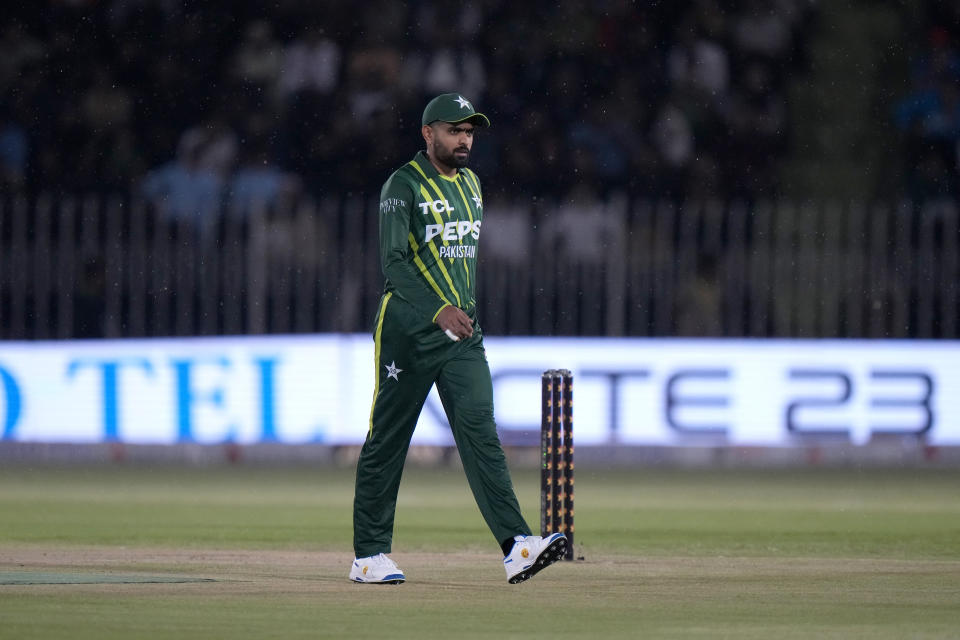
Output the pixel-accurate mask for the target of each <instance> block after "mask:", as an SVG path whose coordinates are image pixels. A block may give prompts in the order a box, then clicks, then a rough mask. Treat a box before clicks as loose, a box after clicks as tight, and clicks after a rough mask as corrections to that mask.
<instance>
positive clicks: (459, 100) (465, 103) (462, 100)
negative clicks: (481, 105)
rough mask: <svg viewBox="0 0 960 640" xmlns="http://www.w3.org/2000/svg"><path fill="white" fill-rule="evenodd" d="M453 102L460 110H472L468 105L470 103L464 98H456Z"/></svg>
mask: <svg viewBox="0 0 960 640" xmlns="http://www.w3.org/2000/svg"><path fill="white" fill-rule="evenodd" d="M454 102H456V103H457V104H459V105H460V108H461V109H473V106H472V105H471V104H470V101H469V100H467V99H466V98H464V97H463V96H457V99H456V100H454Z"/></svg>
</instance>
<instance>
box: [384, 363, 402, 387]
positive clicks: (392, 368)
mask: <svg viewBox="0 0 960 640" xmlns="http://www.w3.org/2000/svg"><path fill="white" fill-rule="evenodd" d="M383 366H384V367H386V368H387V377H388V378H393V379H394V380H396V381H397V382H400V378H398V377H397V374H399V373H400V372H401V371H403V369H400V368H398V367H397V364H396V362H393V361H391V362H390V364H385V365H383Z"/></svg>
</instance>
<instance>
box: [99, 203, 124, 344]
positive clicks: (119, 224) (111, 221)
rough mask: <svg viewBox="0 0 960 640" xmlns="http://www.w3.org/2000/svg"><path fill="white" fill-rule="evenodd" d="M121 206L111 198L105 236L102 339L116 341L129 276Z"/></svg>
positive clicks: (119, 329) (121, 322)
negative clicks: (113, 339)
mask: <svg viewBox="0 0 960 640" xmlns="http://www.w3.org/2000/svg"><path fill="white" fill-rule="evenodd" d="M124 211H125V209H124V203H123V201H122V200H121V199H120V197H119V196H116V195H115V196H112V197H111V198H110V200H109V201H108V202H107V204H106V235H105V237H104V242H103V256H104V316H103V329H104V335H105V336H106V337H108V338H118V337H120V336H121V335H122V333H123V328H122V326H123V310H122V307H123V299H124V290H125V289H126V287H127V284H128V283H127V277H128V272H127V270H126V269H124V268H123V267H124V259H123V256H124V248H125V247H128V246H129V242H128V241H127V240H126V239H125V238H124V237H123V217H124Z"/></svg>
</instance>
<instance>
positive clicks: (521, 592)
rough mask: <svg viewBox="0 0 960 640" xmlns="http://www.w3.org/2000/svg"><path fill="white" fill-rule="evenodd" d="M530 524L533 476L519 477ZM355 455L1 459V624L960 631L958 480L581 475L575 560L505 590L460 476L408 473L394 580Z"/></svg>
mask: <svg viewBox="0 0 960 640" xmlns="http://www.w3.org/2000/svg"><path fill="white" fill-rule="evenodd" d="M515 480H516V482H517V489H518V493H519V495H520V497H521V502H522V503H523V506H524V510H525V513H526V514H527V518H528V519H529V520H530V521H531V524H532V525H533V526H534V529H536V528H538V521H537V518H538V514H537V509H538V500H537V499H538V484H537V482H538V480H537V477H536V476H535V474H534V473H533V472H530V471H522V472H517V473H516V474H515ZM352 484H353V473H352V470H351V469H324V470H308V469H302V468H301V469H292V470H291V469H266V468H250V467H245V466H242V465H240V466H232V467H210V468H156V467H148V468H139V467H131V466H108V467H91V468H86V467H85V468H49V467H41V468H30V467H26V466H12V467H11V466H7V467H5V468H3V469H0V638H18V639H20V638H125V639H127V638H283V639H286V638H323V637H331V638H374V637H375V638H388V637H389V638H639V637H643V638H723V637H728V638H765V639H768V638H771V637H775V638H778V640H779V639H782V638H810V637H815V638H871V639H876V638H905V637H910V638H955V637H957V635H958V634H960V493H958V489H960V471H956V470H876V469H872V470H859V471H858V470H813V469H811V470H798V471H679V470H673V471H668V470H640V471H635V472H628V471H600V470H591V469H578V472H577V485H576V486H577V495H576V500H577V502H576V526H577V530H576V551H577V554H578V555H582V556H583V558H584V559H583V560H582V561H578V562H573V563H569V562H567V563H562V564H560V565H558V566H556V567H551V568H550V569H548V570H547V571H545V572H543V573H542V574H540V575H538V576H537V577H536V578H534V579H533V580H531V581H529V582H527V583H524V584H521V585H516V586H511V585H508V584H507V583H506V581H505V576H504V572H503V569H502V567H501V565H500V557H499V549H498V547H497V545H496V544H495V543H494V541H493V540H492V538H490V536H489V533H488V532H487V530H486V528H485V526H484V524H483V522H482V520H481V519H480V516H479V514H478V512H477V509H476V507H475V505H474V504H473V501H472V498H471V497H470V494H469V491H468V489H467V486H466V480H465V479H464V477H463V475H462V473H461V472H459V471H457V470H428V469H410V470H408V471H407V474H406V477H405V479H404V484H403V486H402V488H401V495H400V509H399V512H398V516H397V531H396V537H395V546H394V553H393V557H394V559H395V560H396V561H397V563H398V564H399V565H400V566H401V567H402V568H403V569H404V571H405V572H406V574H407V579H408V582H407V583H406V584H404V585H400V586H379V585H378V586H372V585H355V584H352V583H350V582H349V581H347V579H346V575H347V571H348V568H349V562H350V560H351V558H352V552H351V550H350V540H351V500H352V493H353V487H352Z"/></svg>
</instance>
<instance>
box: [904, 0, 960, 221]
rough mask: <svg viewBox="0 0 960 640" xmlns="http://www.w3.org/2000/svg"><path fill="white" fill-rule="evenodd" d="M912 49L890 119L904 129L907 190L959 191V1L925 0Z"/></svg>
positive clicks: (930, 194)
mask: <svg viewBox="0 0 960 640" xmlns="http://www.w3.org/2000/svg"><path fill="white" fill-rule="evenodd" d="M919 31H920V33H919V37H918V39H917V42H916V43H915V44H916V46H915V47H914V49H913V50H912V51H911V56H910V63H911V64H910V70H909V71H910V73H909V90H908V93H907V95H905V96H903V98H902V99H901V101H900V102H899V103H898V104H897V105H896V109H895V112H894V119H895V121H896V124H897V126H898V127H899V128H900V130H901V131H902V133H903V141H904V142H903V161H904V168H905V172H904V173H905V177H906V191H907V195H908V196H909V197H910V198H911V199H912V200H913V201H915V202H923V201H930V200H937V199H943V198H946V199H956V198H958V197H960V2H958V1H957V0H950V1H940V0H926V2H925V3H924V10H923V16H922V19H921V24H920V29H919Z"/></svg>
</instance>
